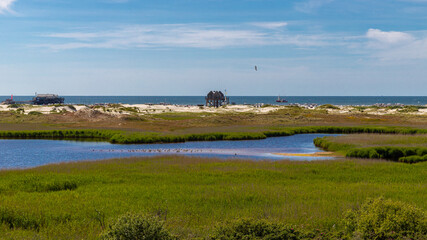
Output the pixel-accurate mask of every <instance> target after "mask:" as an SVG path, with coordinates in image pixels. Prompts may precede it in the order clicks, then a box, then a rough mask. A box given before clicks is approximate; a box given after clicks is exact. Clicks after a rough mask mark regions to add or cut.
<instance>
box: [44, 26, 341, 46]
mask: <svg viewBox="0 0 427 240" xmlns="http://www.w3.org/2000/svg"><path fill="white" fill-rule="evenodd" d="M253 25H254V24H253V23H252V24H243V25H232V26H231V25H223V26H217V25H206V24H157V25H135V26H127V27H121V28H117V29H114V30H109V31H87V32H63V33H52V34H48V35H45V36H44V37H47V38H49V39H55V40H56V41H58V40H59V41H60V43H55V44H52V43H47V44H42V45H38V46H41V47H47V48H51V49H54V50H65V49H77V48H119V49H128V48H173V47H182V48H225V47H248V46H273V45H294V46H298V47H312V46H325V45H327V44H329V42H331V41H334V40H333V39H331V37H328V36H323V35H303V34H298V35H293V34H289V33H283V32H282V31H280V30H278V31H276V28H280V27H283V26H285V25H286V23H284V22H272V23H267V22H263V23H255V25H257V26H259V27H261V29H260V28H259V27H257V28H254V27H253ZM266 28H267V29H266ZM266 30H267V31H266Z"/></svg>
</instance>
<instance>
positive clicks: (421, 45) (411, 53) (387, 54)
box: [366, 29, 427, 62]
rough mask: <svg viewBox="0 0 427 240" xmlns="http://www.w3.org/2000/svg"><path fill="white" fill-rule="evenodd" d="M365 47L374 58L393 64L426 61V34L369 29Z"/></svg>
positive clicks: (423, 32)
mask: <svg viewBox="0 0 427 240" xmlns="http://www.w3.org/2000/svg"><path fill="white" fill-rule="evenodd" d="M366 38H367V39H368V40H369V41H368V42H367V45H366V46H367V47H368V49H370V50H371V51H372V50H374V51H372V52H371V55H372V56H373V57H374V58H377V59H380V60H383V61H386V62H395V61H402V60H420V59H427V33H426V32H425V31H417V32H411V33H406V32H395V31H391V32H384V31H381V30H379V29H369V30H368V32H367V33H366Z"/></svg>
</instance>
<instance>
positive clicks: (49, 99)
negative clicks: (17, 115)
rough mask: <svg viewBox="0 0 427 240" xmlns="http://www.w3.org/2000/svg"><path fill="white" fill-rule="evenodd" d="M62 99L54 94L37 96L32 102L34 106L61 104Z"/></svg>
mask: <svg viewBox="0 0 427 240" xmlns="http://www.w3.org/2000/svg"><path fill="white" fill-rule="evenodd" d="M62 103H64V98H63V97H59V96H58V95H56V94H38V95H37V96H35V97H34V98H33V100H32V104H34V105H48V104H62Z"/></svg>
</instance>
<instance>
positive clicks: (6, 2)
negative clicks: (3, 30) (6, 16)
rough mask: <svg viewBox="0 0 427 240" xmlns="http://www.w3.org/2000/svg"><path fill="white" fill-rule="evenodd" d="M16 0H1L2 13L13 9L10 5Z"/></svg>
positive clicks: (0, 8) (0, 11)
mask: <svg viewBox="0 0 427 240" xmlns="http://www.w3.org/2000/svg"><path fill="white" fill-rule="evenodd" d="M15 1H16V0H0V14H3V13H5V12H7V11H11V10H10V7H11V6H12V4H13V3H14V2H15Z"/></svg>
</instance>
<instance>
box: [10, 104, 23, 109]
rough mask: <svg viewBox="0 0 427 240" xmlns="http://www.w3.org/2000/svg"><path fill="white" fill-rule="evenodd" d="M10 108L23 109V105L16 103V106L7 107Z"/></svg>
mask: <svg viewBox="0 0 427 240" xmlns="http://www.w3.org/2000/svg"><path fill="white" fill-rule="evenodd" d="M7 107H8V108H20V107H22V104H16V103H14V104H10V105H9V106H7Z"/></svg>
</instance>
